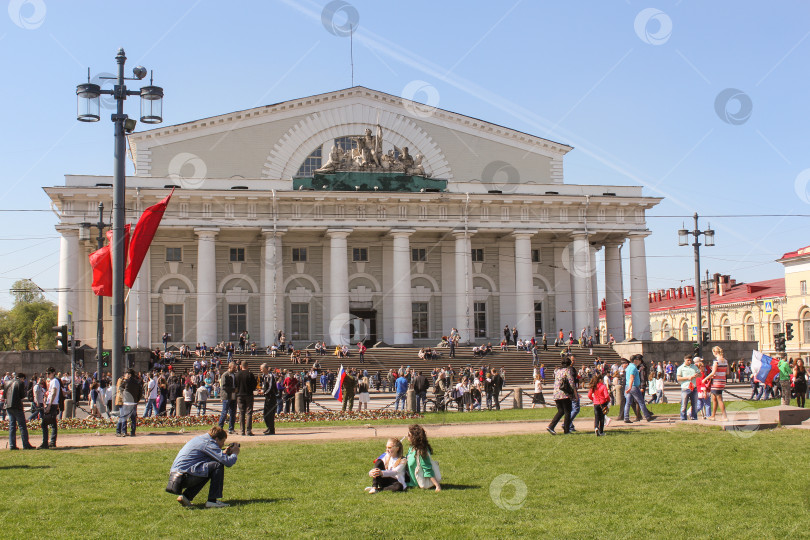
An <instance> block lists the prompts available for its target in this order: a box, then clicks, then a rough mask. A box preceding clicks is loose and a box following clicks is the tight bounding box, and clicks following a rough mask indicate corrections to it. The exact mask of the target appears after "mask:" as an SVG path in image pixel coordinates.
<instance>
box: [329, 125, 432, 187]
mask: <svg viewBox="0 0 810 540" xmlns="http://www.w3.org/2000/svg"><path fill="white" fill-rule="evenodd" d="M352 140H354V141H355V142H356V143H357V147H356V148H352V149H350V150H343V149H341V148H339V147H338V146H337V145H332V149H331V150H330V151H329V159H328V160H327V161H326V163H325V164H324V165H323V167H321V168H320V169H317V170H315V172H316V173H318V174H328V173H335V172H354V171H363V172H397V173H403V174H408V175H413V176H425V168H424V166H423V165H422V160H423V159H424V157H423V156H422V155H421V154H416V156H412V155H411V154H410V151H409V150H408V147H407V146H406V147H404V148H401V149H400V148H397V147H396V146H395V147H394V150H389V151H388V152H387V153H383V149H382V143H383V131H382V126H380V125H379V124H377V133H376V134H372V132H371V129H366V133H365V135H363V136H362V137H352Z"/></svg>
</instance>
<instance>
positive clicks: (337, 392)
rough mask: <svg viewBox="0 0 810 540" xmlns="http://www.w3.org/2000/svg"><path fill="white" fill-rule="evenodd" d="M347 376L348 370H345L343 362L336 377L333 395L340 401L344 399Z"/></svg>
mask: <svg viewBox="0 0 810 540" xmlns="http://www.w3.org/2000/svg"><path fill="white" fill-rule="evenodd" d="M345 376H346V372H345V371H344V370H343V365H342V364H341V366H340V369H339V370H338V374H337V377H335V389H334V390H332V397H333V398H335V399H336V400H338V401H343V378H344V377H345Z"/></svg>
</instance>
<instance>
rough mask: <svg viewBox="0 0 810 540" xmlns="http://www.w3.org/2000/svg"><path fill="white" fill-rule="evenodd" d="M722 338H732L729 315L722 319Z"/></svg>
mask: <svg viewBox="0 0 810 540" xmlns="http://www.w3.org/2000/svg"><path fill="white" fill-rule="evenodd" d="M720 339H723V340H726V341H728V340H730V339H731V323H730V322H729V320H728V317H723V319H722V320H721V321H720Z"/></svg>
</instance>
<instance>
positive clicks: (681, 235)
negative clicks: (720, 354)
mask: <svg viewBox="0 0 810 540" xmlns="http://www.w3.org/2000/svg"><path fill="white" fill-rule="evenodd" d="M693 217H694V218H695V228H694V230H691V231H689V230H687V229H680V230H679V231H678V245H679V246H688V245H689V236H693V237H694V240H695V241H694V243H693V244H692V246H694V248H695V297H696V302H695V307H696V310H697V327H698V336H697V338H698V339H697V342H698V353H699V354H702V352H701V345H702V344H703V340H702V337H703V335H702V334H703V322H702V319H701V314H700V299H701V296H702V295H701V292H700V235H703V237H704V240H705V242H706V247H711V246H714V230H712V229H706V230H705V231H701V230H700V229H699V228H698V215H697V212H695V215H694V216H693ZM709 226H710V227H711V225H709Z"/></svg>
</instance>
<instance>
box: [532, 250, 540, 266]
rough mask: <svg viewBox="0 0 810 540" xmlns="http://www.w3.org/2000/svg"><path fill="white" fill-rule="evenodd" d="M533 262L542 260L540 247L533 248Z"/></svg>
mask: <svg viewBox="0 0 810 540" xmlns="http://www.w3.org/2000/svg"><path fill="white" fill-rule="evenodd" d="M532 262H533V263H539V262H540V250H539V249H533V250H532Z"/></svg>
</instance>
